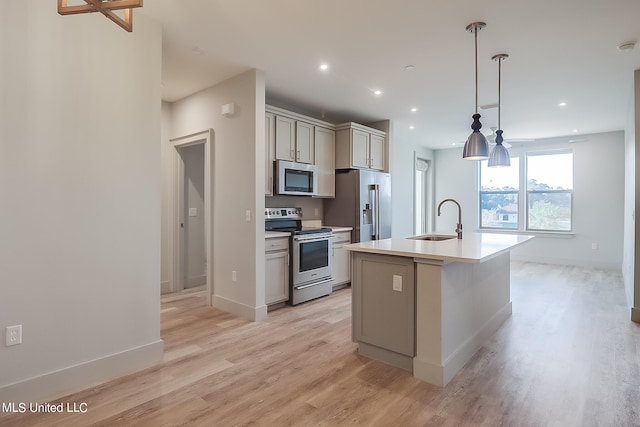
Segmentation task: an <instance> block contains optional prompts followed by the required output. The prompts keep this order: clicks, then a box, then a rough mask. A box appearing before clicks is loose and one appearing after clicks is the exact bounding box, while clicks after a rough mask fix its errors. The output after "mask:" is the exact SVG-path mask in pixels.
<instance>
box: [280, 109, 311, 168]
mask: <svg viewBox="0 0 640 427" xmlns="http://www.w3.org/2000/svg"><path fill="white" fill-rule="evenodd" d="M275 125H276V129H275V132H276V135H275V138H276V159H280V160H288V161H291V162H299V163H309V164H313V163H314V154H315V153H314V148H313V143H314V134H313V125H312V124H310V123H306V122H301V121H299V120H295V119H293V118H290V117H284V116H280V115H276V118H275Z"/></svg>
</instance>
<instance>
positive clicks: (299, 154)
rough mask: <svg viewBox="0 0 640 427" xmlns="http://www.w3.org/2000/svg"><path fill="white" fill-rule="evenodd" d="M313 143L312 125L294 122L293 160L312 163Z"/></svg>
mask: <svg viewBox="0 0 640 427" xmlns="http://www.w3.org/2000/svg"><path fill="white" fill-rule="evenodd" d="M313 141H314V134H313V125H312V124H309V123H305V122H296V147H295V148H296V153H295V158H296V161H297V162H300V163H309V164H313V163H314V148H313Z"/></svg>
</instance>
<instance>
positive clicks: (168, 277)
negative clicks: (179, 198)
mask: <svg viewBox="0 0 640 427" xmlns="http://www.w3.org/2000/svg"><path fill="white" fill-rule="evenodd" d="M161 111H162V125H161V128H160V135H161V136H160V140H161V150H160V151H161V152H160V163H161V170H162V186H161V188H162V191H161V208H160V224H161V227H160V249H161V250H160V259H161V263H160V285H161V286H160V289H161V292H162V293H166V292H171V291H175V289H176V285H175V284H174V283H173V270H174V267H175V266H174V263H173V260H172V256H173V244H174V243H173V239H174V237H173V228H172V227H171V221H172V219H173V217H172V215H171V214H172V212H173V190H174V182H173V179H174V176H173V167H174V163H173V162H174V158H173V156H174V155H175V149H174V148H173V147H172V146H171V143H170V142H169V139H171V138H172V135H173V133H172V132H171V114H172V104H170V103H168V102H164V101H163V102H162V108H161Z"/></svg>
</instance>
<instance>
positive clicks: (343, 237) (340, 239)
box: [333, 231, 351, 245]
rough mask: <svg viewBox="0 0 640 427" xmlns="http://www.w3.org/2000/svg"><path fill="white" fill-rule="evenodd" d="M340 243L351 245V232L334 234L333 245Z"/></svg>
mask: <svg viewBox="0 0 640 427" xmlns="http://www.w3.org/2000/svg"><path fill="white" fill-rule="evenodd" d="M340 243H351V232H350V231H340V232H338V233H334V237H333V244H334V245H336V244H340Z"/></svg>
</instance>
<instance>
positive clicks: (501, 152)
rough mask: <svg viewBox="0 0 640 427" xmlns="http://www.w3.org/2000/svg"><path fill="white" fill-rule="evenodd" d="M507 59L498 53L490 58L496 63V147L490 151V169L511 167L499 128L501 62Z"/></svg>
mask: <svg viewBox="0 0 640 427" xmlns="http://www.w3.org/2000/svg"><path fill="white" fill-rule="evenodd" d="M507 58H509V55H507V54H506V53H499V54H497V55H494V56H492V57H491V59H493V60H494V61H497V62H498V130H497V131H496V146H495V147H493V150H491V154H490V155H489V162H488V165H487V166H489V167H490V168H500V167H505V166H511V158H510V157H509V152H508V151H507V149H506V147H505V146H504V145H502V141H504V139H503V138H502V129H501V128H500V83H501V79H502V61H504V60H505V59H507Z"/></svg>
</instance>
